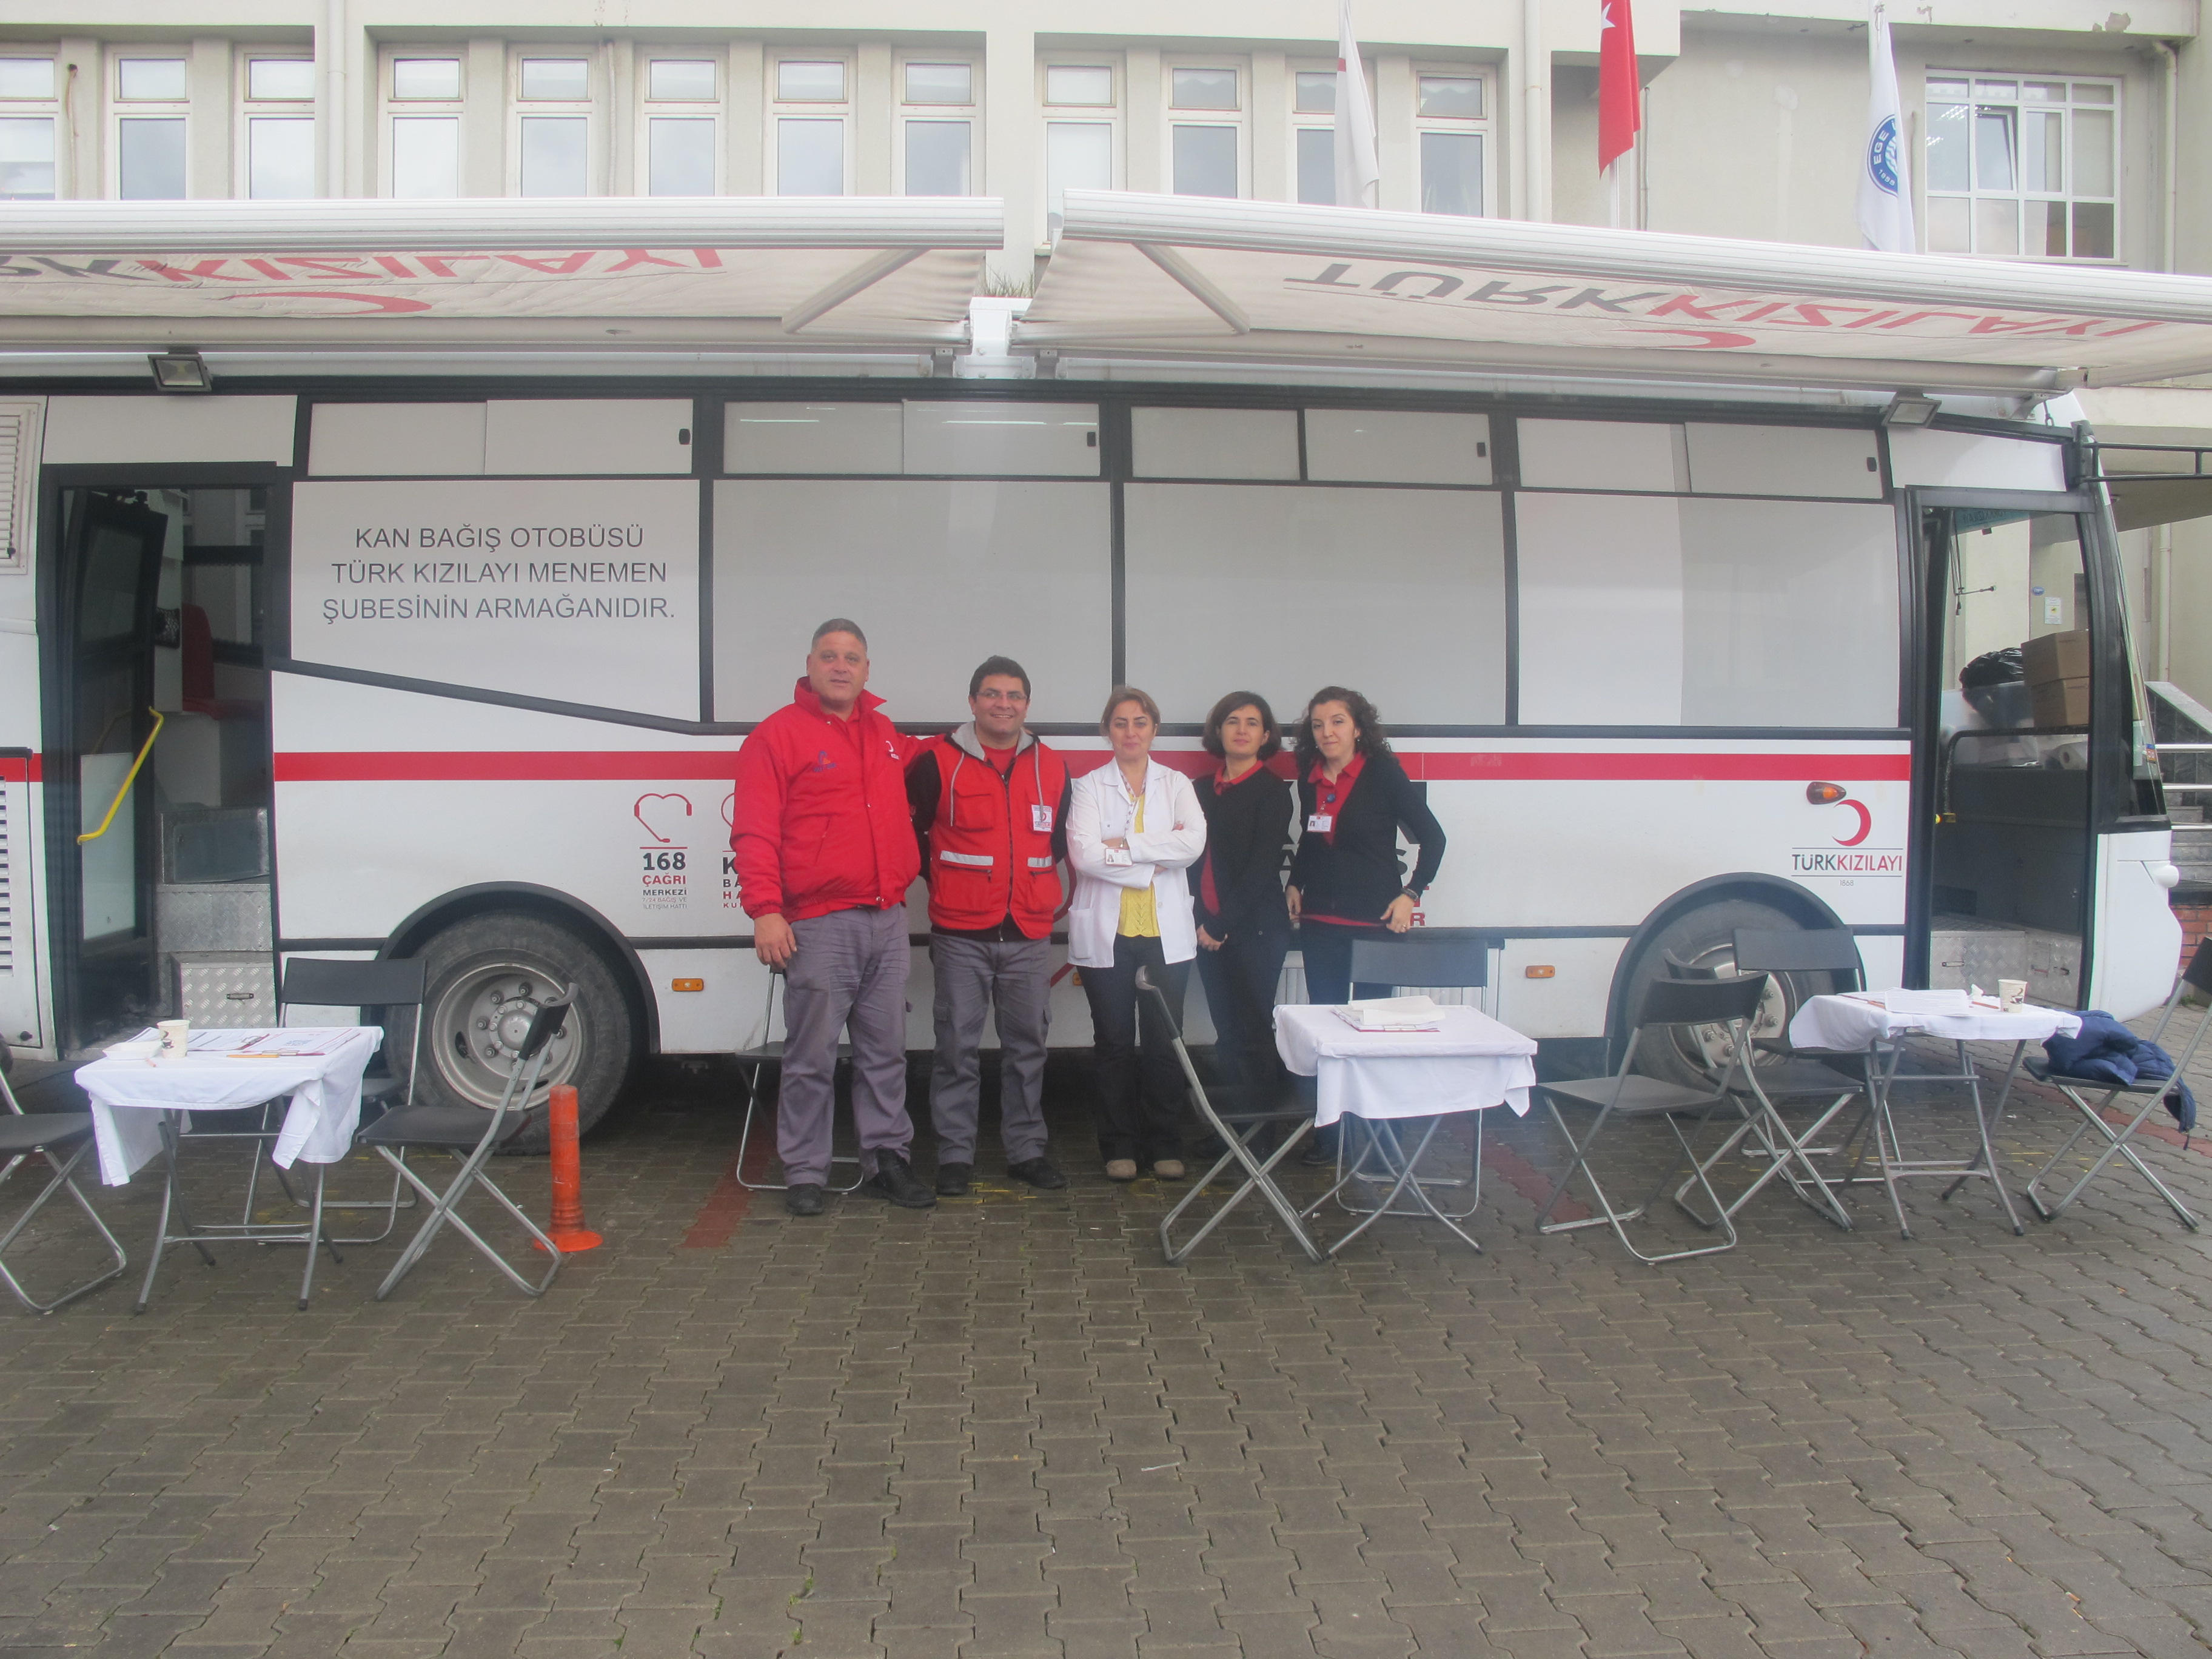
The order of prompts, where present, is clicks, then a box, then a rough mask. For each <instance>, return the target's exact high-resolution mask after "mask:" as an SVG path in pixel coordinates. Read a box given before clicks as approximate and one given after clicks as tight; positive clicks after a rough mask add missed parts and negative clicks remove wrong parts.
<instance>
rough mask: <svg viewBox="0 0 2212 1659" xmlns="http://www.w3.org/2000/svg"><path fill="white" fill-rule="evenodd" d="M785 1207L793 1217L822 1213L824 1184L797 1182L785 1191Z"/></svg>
mask: <svg viewBox="0 0 2212 1659" xmlns="http://www.w3.org/2000/svg"><path fill="white" fill-rule="evenodd" d="M783 1207H784V1208H785V1209H787V1210H788V1211H790V1212H792V1214H793V1215H820V1214H821V1213H822V1183H821V1182H818V1181H795V1182H793V1183H792V1184H791V1185H790V1186H788V1187H786V1188H784V1189H783Z"/></svg>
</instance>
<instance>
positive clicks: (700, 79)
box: [0, 0, 2212, 702]
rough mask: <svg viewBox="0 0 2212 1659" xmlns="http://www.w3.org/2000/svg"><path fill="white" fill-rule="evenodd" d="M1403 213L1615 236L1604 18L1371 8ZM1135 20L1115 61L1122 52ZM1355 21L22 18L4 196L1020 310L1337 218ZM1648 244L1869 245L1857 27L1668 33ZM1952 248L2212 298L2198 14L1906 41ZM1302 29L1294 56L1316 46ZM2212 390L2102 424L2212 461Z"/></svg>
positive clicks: (2201, 609) (405, 3)
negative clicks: (907, 285)
mask: <svg viewBox="0 0 2212 1659" xmlns="http://www.w3.org/2000/svg"><path fill="white" fill-rule="evenodd" d="M1354 20H1355V23H1356V26H1357V28H1358V34H1359V36H1360V39H1361V44H1362V52H1363V55H1364V59H1365V66H1366V70H1367V73H1368V76H1369V77H1370V82H1371V91H1372V97H1373V103H1374V108H1375V112H1376V128H1377V132H1376V137H1377V149H1378V154H1379V159H1380V164H1381V173H1382V179H1381V188H1380V195H1381V205H1382V206H1383V207H1385V208H1390V209H1398V210H1407V211H1424V212H1436V213H1451V214H1468V215H1490V216H1505V217H1512V218H1521V219H1534V220H1555V221H1562V222H1584V223H1605V222H1608V218H1609V216H1611V215H1612V214H1613V212H1615V211H1616V210H1615V208H1614V206H1613V203H1612V201H1611V200H1610V199H1609V198H1608V196H1607V192H1606V191H1604V190H1603V189H1602V188H1601V180H1600V178H1599V175H1598V173H1597V168H1596V162H1595V151H1596V124H1597V102H1596V94H1597V68H1596V65H1597V54H1598V45H1599V36H1600V31H1601V5H1600V0H1522V3H1520V4H1512V3H1499V0H1489V3H1476V4H1453V5H1446V4H1443V3H1439V0H1361V3H1359V4H1358V5H1356V6H1355V8H1354ZM1105 21H1111V22H1112V23H1113V25H1114V28H1113V30H1112V31H1111V32H1104V31H1102V30H1101V29H1100V28H1099V27H1098V26H1099V25H1100V24H1101V23H1103V22H1105ZM1334 22H1335V15H1334V7H1332V6H1330V5H1328V3H1327V0H1305V3H1304V6H1303V7H1300V8H1292V9H1284V8H1281V7H1277V6H1269V7H1266V8H1261V7H1259V6H1256V5H1253V4H1251V3H1249V0H1209V3H1205V4H1202V5H1200V6H1199V7H1198V8H1197V9H1193V8H1192V6H1191V5H1189V4H1188V3H1185V4H1178V5H1167V4H1164V3H1160V0H1133V3H1127V4H1124V5H1122V6H1121V7H1118V8H1116V9H1115V13H1114V15H1113V16H1112V18H1111V19H1110V20H1108V19H1105V18H1103V17H1102V16H1100V15H1097V14H1095V13H1092V12H1091V11H1089V10H1088V9H1083V8H1079V7H1074V6H1067V5H1063V4H1060V3H1056V0H1031V3H1027V4H1014V3H1011V0H961V3H958V4H951V3H946V0H898V3H885V0H851V3H848V4H846V5H843V6H841V7H836V8H831V7H823V6H810V7H804V8H799V7H791V8H781V9H779V8H775V7H764V8H750V9H746V11H745V13H744V15H737V14H734V13H733V12H732V9H728V8H726V7H721V6H716V5H710V4H708V3H704V0H630V3H626V4H623V5H619V6H611V5H608V4H605V3H590V4H586V3H582V0H530V3H526V4H525V3H515V0H471V3H468V4H466V5H464V6H461V7H458V8H457V7H453V6H450V5H430V4H424V3H422V0H319V3H318V0H209V3H199V0H71V3H70V4H68V5H66V6H63V5H58V4H56V3H53V0H8V3H5V4H0V198H7V199H16V200H29V199H50V198H71V197H111V198H116V197H120V198H138V199H161V198H175V197H269V198H285V197H318V196H321V197H418V198H420V197H471V196H511V195H522V196H549V197H563V196H576V195H609V194H612V195H626V194H637V195H652V194H659V195H677V196H697V195H714V194H726V195H736V196H744V195H758V194H779V193H781V194H791V195H838V194H852V195H968V194H975V195H990V196H995V197H1001V198H1003V199H1004V200H1005V202H1006V204H1007V224H1008V232H1007V238H1006V246H1005V247H1004V249H1003V250H1002V251H1001V252H1000V254H999V255H998V256H997V257H996V258H994V260H993V261H992V270H991V276H992V281H993V283H994V286H996V287H998V288H1000V289H1002V290H1003V291H1006V292H1009V293H1015V294H1018V293H1020V292H1022V291H1024V289H1026V287H1027V286H1028V285H1029V283H1030V282H1031V281H1033V279H1034V277H1035V275H1036V270H1037V269H1038V262H1039V261H1040V260H1041V259H1043V258H1048V257H1049V252H1050V245H1051V239H1052V234H1053V229H1054V224H1053V220H1054V200H1055V197H1056V195H1057V193H1058V192H1059V191H1062V190H1065V189H1068V188H1072V187H1082V188H1107V189H1129V190H1138V191H1170V192H1180V193H1187V194H1192V195H1200V196H1220V197H1256V198H1262V199H1275V200H1284V201H1310V202H1328V201H1331V200H1333V199H1334V168H1333V164H1332V161H1331V159H1330V143H1331V138H1330V131H1331V123H1332V120H1333V105H1334V75H1333V73H1332V71H1333V70H1334V61H1335V43H1334ZM1635 22H1636V29H1637V36H1638V46H1639V48H1640V51H1641V54H1642V55H1641V59H1640V67H1641V70H1642V79H1643V82H1644V97H1645V126H1644V135H1643V140H1642V143H1640V144H1639V146H1638V149H1637V151H1636V152H1635V153H1634V156H1633V178H1632V188H1631V189H1629V190H1628V191H1626V192H1625V194H1626V204H1625V207H1624V209H1622V211H1623V212H1625V215H1626V217H1627V218H1628V219H1630V220H1631V221H1632V222H1633V223H1635V224H1637V225H1640V226H1642V227H1644V228H1650V229H1653V230H1661V231H1678V232H1686V233H1692V234H1706V235H1717V236H1729V237H1742V238H1751V239H1757V240H1783V241H1799V242H1809V243H1826V244H1832V245H1836V246H1856V245H1857V240H1858V235H1857V225H1856V218H1855V210H1854V191H1855V180H1856V178H1857V164H1858V157H1859V154H1860V150H1861V148H1862V146H1863V143H1864V129H1865V121H1866V104H1867V87H1868V82H1867V62H1866V57H1867V54H1866V27H1867V24H1866V18H1865V15H1864V13H1863V9H1862V8H1861V7H1860V6H1859V5H1858V4H1857V3H1855V0H1841V3H1838V0H1790V3H1789V4H1788V5H1786V6H1784V7H1783V8H1780V9H1768V10H1765V11H1763V12H1762V13H1760V14H1759V15H1749V14H1744V15H1737V14H1730V13H1726V12H1717V11H1689V10H1686V9H1680V8H1679V7H1677V6H1674V5H1671V4H1662V3H1656V0H1645V3H1644V4H1643V5H1641V6H1640V7H1638V15H1637V16H1636V20H1635ZM1299 28H1302V29H1303V31H1304V32H1303V33H1295V32H1291V31H1292V30H1294V29H1299ZM2197 28H2198V18H2197V6H2196V4H2195V3H2193V0H2146V3H2144V4H2142V5H2140V6H2138V7H2137V9H2135V10H2133V11H2131V12H2116V11H2111V10H2109V9H2102V10H2100V9H2099V8H2096V7H2093V6H2091V5H2088V4H2086V3H2078V0H2025V3H2021V0H2007V3H2003V4H1999V3H1996V0H1949V3H1943V4H1939V5H1929V6H1910V7H1905V8H1904V9H1901V10H1900V11H1899V14H1898V15H1896V16H1895V17H1894V18H1893V30H1894V34H1895V40H1896V50H1897V58H1898V64H1897V67H1898V73H1899V82H1900V87H1901V90H1902V94H1903V98H1904V102H1905V111H1906V118H1905V126H1906V129H1907V137H1908V139H1909V144H1908V153H1909V155H1911V158H1912V161H1913V181H1912V182H1913V185H1914V189H1915V192H1916V196H1917V201H1916V220H1917V225H1918V228H1919V234H1920V238H1921V243H1922V246H1923V248H1924V249H1926V250H1927V251H1929V252H1948V253H1959V254H1965V255H1968V256H1970V257H1976V258H1996V259H2035V260H2061V261H2066V262H2069V263H2076V264H2091V265H2098V264H2103V265H2111V266H2116V267H2126V268H2133V269H2138V270H2182V271H2194V272H2205V271H2212V211H2208V209H2212V201H2207V200H2206V199H2205V197H2206V195H2207V191H2208V190H2212V185H2208V182H2207V179H2206V176H2205V174H2204V173H2203V170H2202V169H2191V168H2190V167H2186V166H2184V165H2182V164H2181V158H2183V157H2185V156H2187V155H2192V154H2193V155H2203V154H2204V153H2206V150H2207V146H2208V143H2212V70H2208V69H2207V67H2206V64H2207V58H2206V54H2205V50H2204V48H2203V46H2201V45H2200V44H2199V42H2198V40H2197ZM2207 405H2212V392H2203V391H2200V390H2197V389H2196V388H2192V387H2181V388H2173V389H2166V390H2161V391H2159V392H2120V393H2112V394H2109V395H2108V399H2107V401H2106V403H2105V404H2101V405H2100V404H2094V401H2093V410H2092V412H2093V414H2095V415H2096V416H2097V417H2098V418H2099V420H2100V422H2104V423H2106V424H2109V425H2110V426H2112V428H2113V429H2114V430H2116V431H2121V432H2124V434H2125V435H2129V436H2131V437H2134V438H2135V439H2136V440H2137V441H2167V442H2191V443H2194V442H2206V443H2212V412H2207V408H2206V406H2207ZM2206 523H2207V521H2205V520H2194V521H2187V522H2184V523H2181V524H2179V525H2172V526H2157V527H2153V528H2147V529H2142V530H2136V531H2133V532H2129V535H2128V549H2127V562H2128V569H2129V574H2130V583H2131V599H2132V600H2133V606H2132V609H2133V611H2134V619H2135V623H2136V643H2137V650H2138V653H2139V655H2140V657H2141V658H2142V663H2143V667H2144V670H2145V672H2146V674H2147V676H2148V678H2154V679H2161V680H2172V681H2174V682H2176V683H2178V684H2180V685H2182V686H2183V687H2185V689H2187V690H2190V691H2191V694H2192V695H2194V696H2197V697H2198V698H2199V699H2200V700H2202V701H2204V702H2212V627H2208V626H2205V625H2204V623H2206V622H2208V621H2212V532H2207V530H2206V528H2205V526H2206Z"/></svg>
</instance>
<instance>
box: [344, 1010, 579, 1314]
mask: <svg viewBox="0 0 2212 1659" xmlns="http://www.w3.org/2000/svg"><path fill="white" fill-rule="evenodd" d="M575 994H576V987H574V986H573V985H572V986H570V987H568V990H566V991H565V992H563V993H562V994H561V995H559V996H557V997H555V998H553V999H552V1000H550V1001H547V1002H544V1003H541V1004H539V1005H538V1012H536V1013H534V1014H532V1016H531V1018H530V1027H529V1029H528V1030H526V1031H525V1032H524V1033H523V1037H522V1042H521V1044H520V1046H519V1047H518V1048H516V1050H515V1054H514V1061H513V1065H512V1066H510V1067H509V1068H508V1070H507V1086H506V1088H505V1089H503V1090H501V1092H500V1097H499V1104H498V1105H497V1106H495V1107H494V1108H493V1109H492V1110H491V1111H490V1112H489V1114H487V1113H485V1112H483V1111H482V1110H480V1109H477V1108H476V1107H473V1106H399V1107H395V1108H393V1109H392V1110H391V1111H388V1112H386V1114H385V1115H383V1116H382V1117H380V1118H379V1119H377V1120H376V1121H375V1122H374V1123H372V1124H370V1125H369V1126H368V1127H367V1128H366V1129H363V1130H362V1133H361V1139H362V1142H363V1143H364V1144H365V1145H368V1146H374V1148H375V1149H376V1151H377V1152H378V1154H379V1156H380V1157H381V1158H383V1159H384V1161H385V1162H386V1163H387V1164H390V1165H391V1166H392V1169H393V1170H396V1171H398V1176H399V1178H400V1179H401V1180H403V1181H404V1182H407V1183H408V1185H410V1187H412V1188H415V1190H416V1192H418V1193H420V1194H422V1196H423V1198H425V1199H426V1200H428V1201H429V1206H430V1212H429V1214H428V1215H427V1216H425V1217H424V1218H423V1220H422V1225H421V1226H420V1227H418V1228H416V1231H415V1237H413V1238H411V1239H410V1240H408V1242H407V1248H406V1249H404V1250H402V1251H401V1252H400V1253H399V1260H398V1261H397V1262H395V1263H393V1264H392V1271H391V1272H390V1273H386V1275H385V1276H384V1282H383V1283H382V1284H381V1285H378V1286H377V1287H376V1299H377V1300H378V1301H379V1302H381V1301H383V1300H384V1298H385V1297H387V1296H389V1295H391V1294H392V1287H393V1286H394V1285H397V1284H398V1283H399V1281H400V1280H401V1279H404V1278H405V1277H406V1276H407V1274H408V1273H409V1272H410V1270H411V1269H412V1268H413V1267H414V1266H415V1264H416V1262H418V1261H421V1260H422V1255H423V1252H424V1251H426V1250H428V1249H429V1248H430V1243H431V1241H432V1240H433V1239H435V1237H437V1236H438V1231H439V1230H440V1229H441V1228H442V1227H443V1226H445V1225H446V1224H447V1222H451V1223H452V1224H453V1225H454V1226H455V1227H457V1228H458V1229H459V1231H460V1232H461V1235H462V1237H465V1238H466V1239H467V1240H468V1241H469V1243H471V1244H473V1245H475V1246H476V1247H477V1249H478V1250H480V1251H482V1252H483V1255H484V1257H485V1259H486V1260H487V1261H489V1262H490V1263H491V1264H492V1266H494V1267H497V1268H498V1269H499V1270H500V1272H501V1273H505V1274H506V1275H507V1278H508V1279H511V1280H512V1281H513V1283H514V1285H516V1287H517V1288H519V1289H520V1291H522V1292H523V1294H524V1295H526V1296H543V1295H544V1293H545V1291H546V1288H547V1286H549V1285H551V1284H552V1283H553V1276H554V1275H555V1274H556V1273H559V1272H560V1271H561V1261H562V1256H561V1250H560V1247H559V1246H558V1245H556V1244H555V1243H554V1242H553V1241H552V1239H551V1238H550V1237H547V1236H546V1234H545V1231H544V1229H543V1228H541V1227H539V1226H538V1224H537V1223H536V1222H534V1221H532V1219H531V1218H529V1217H528V1216H527V1215H525V1214H524V1213H523V1212H522V1210H521V1208H520V1206H518V1205H517V1204H516V1203H515V1201H514V1200H513V1199H511V1198H509V1197H508V1196H507V1194H505V1193H503V1192H501V1190H500V1189H499V1187H498V1185H497V1183H495V1182H494V1181H493V1180H492V1178H491V1177H490V1176H489V1175H487V1174H485V1173H484V1166H485V1164H488V1163H489V1161H490V1159H491V1155H492V1154H493V1153H494V1152H497V1151H498V1150H499V1148H500V1146H501V1143H502V1142H504V1141H506V1140H508V1139H512V1138H513V1136H514V1135H515V1134H516V1133H518V1132H519V1131H520V1129H521V1127H522V1126H523V1124H524V1122H525V1121H526V1117H525V1114H526V1111H527V1109H528V1108H529V1105H530V1097H531V1095H532V1093H533V1092H534V1091H536V1089H537V1087H538V1073H540V1072H542V1071H543V1070H544V1066H545V1050H546V1048H547V1046H548V1045H549V1044H550V1043H551V1042H552V1041H553V1039H554V1038H555V1037H556V1036H558V1035H559V1034H560V1031H561V1028H562V1026H563V1025H564V1024H567V1023H568V1006H569V1004H570V1003H571V1002H572V1001H573V1000H574V998H575ZM416 1147H424V1148H433V1149H435V1150H436V1151H439V1152H448V1153H450V1154H452V1155H453V1157H454V1158H458V1159H459V1160H460V1165H461V1168H460V1173H459V1174H458V1175H456V1176H454V1177H453V1182H452V1183H451V1184H450V1185H449V1186H447V1188H446V1190H445V1191H444V1192H442V1193H441V1192H440V1191H439V1190H438V1189H437V1188H435V1187H433V1186H431V1185H430V1184H429V1183H428V1182H426V1181H424V1180H423V1179H422V1176H420V1175H419V1174H417V1173H416V1170H414V1168H413V1167H412V1166H411V1165H410V1164H408V1163H407V1161H406V1157H405V1154H406V1153H407V1152H409V1151H410V1150H411V1149H413V1148H416ZM471 1188H483V1192H484V1194H486V1195H487V1196H488V1197H489V1198H490V1199H491V1200H493V1201H494V1202H495V1203H496V1204H498V1205H499V1206H500V1207H501V1208H502V1209H504V1210H505V1211H506V1212H507V1213H508V1214H509V1215H511V1216H513V1218H515V1219H516V1220H517V1221H519V1222H520V1223H521V1224H522V1225H523V1228H524V1231H526V1232H528V1233H529V1235H530V1237H531V1239H532V1242H533V1243H536V1244H537V1245H538V1247H539V1248H540V1249H544V1251H545V1252H546V1254H547V1255H548V1256H549V1257H550V1266H548V1267H547V1268H546V1269H545V1276H544V1278H543V1279H539V1280H538V1281H537V1282H536V1283H535V1284H533V1283H532V1282H531V1281H530V1280H529V1279H526V1278H524V1277H523V1275H522V1274H521V1273H520V1272H518V1271H517V1270H516V1269H515V1268H514V1267H513V1265H512V1264H511V1263H510V1262H508V1261H507V1258H506V1257H505V1256H503V1255H501V1254H500V1253H499V1252H498V1251H497V1250H495V1249H493V1248H492V1247H491V1245H490V1244H489V1243H488V1242H487V1241H486V1240H485V1238H484V1237H483V1234H481V1233H479V1232H477V1230H476V1229H475V1228H473V1227H471V1226H470V1225H469V1224H468V1223H467V1222H465V1221H464V1220H463V1219H461V1218H460V1216H459V1213H458V1212H456V1210H455V1207H454V1206H456V1205H458V1204H459V1202H460V1201H461V1200H462V1199H463V1198H464V1197H465V1196H466V1195H467V1194H468V1193H469V1191H470V1189H471Z"/></svg>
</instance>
